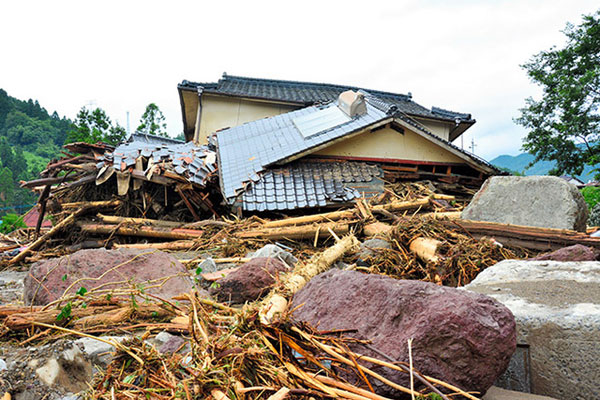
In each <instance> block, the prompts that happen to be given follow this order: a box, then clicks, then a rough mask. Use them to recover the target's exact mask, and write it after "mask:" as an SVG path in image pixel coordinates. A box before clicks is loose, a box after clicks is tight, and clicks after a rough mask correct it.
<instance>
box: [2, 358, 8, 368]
mask: <svg viewBox="0 0 600 400" xmlns="http://www.w3.org/2000/svg"><path fill="white" fill-rule="evenodd" d="M5 369H8V366H7V365H6V361H4V360H3V359H1V358H0V371H4V370H5Z"/></svg>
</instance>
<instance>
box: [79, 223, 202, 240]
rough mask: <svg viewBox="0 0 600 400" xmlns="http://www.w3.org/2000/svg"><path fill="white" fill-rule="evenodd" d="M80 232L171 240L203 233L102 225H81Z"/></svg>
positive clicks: (178, 229) (149, 227) (190, 237)
mask: <svg viewBox="0 0 600 400" xmlns="http://www.w3.org/2000/svg"><path fill="white" fill-rule="evenodd" d="M81 231H82V232H84V233H90V234H98V235H110V234H115V235H121V236H136V237H147V238H158V239H171V240H180V239H197V238H199V237H201V236H202V234H203V233H204V232H203V231H196V230H193V229H181V228H177V229H170V228H161V227H153V226H138V227H135V228H128V227H125V226H119V225H103V224H82V225H81Z"/></svg>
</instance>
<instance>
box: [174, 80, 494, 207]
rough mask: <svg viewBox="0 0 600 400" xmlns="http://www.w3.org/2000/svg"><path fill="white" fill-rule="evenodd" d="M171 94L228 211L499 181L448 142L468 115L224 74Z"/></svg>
mask: <svg viewBox="0 0 600 400" xmlns="http://www.w3.org/2000/svg"><path fill="white" fill-rule="evenodd" d="M178 88H179V95H180V100H181V107H182V116H183V123H184V133H185V136H186V140H188V141H193V142H194V143H195V144H197V145H203V144H205V143H209V144H210V145H212V146H214V148H215V149H216V152H217V162H218V171H219V184H220V189H221V192H222V194H223V197H224V199H225V201H226V203H227V204H229V205H230V206H232V207H233V208H236V209H238V210H243V211H250V212H252V211H271V210H280V211H289V210H295V209H302V208H307V207H326V206H333V205H340V204H344V203H348V202H350V201H352V200H354V199H356V198H359V197H362V196H365V197H370V196H373V195H376V194H378V193H381V192H382V191H383V183H384V181H388V182H389V181H395V180H399V179H420V178H421V179H436V180H440V181H443V182H448V183H461V184H463V185H467V186H472V187H478V186H480V185H481V184H482V183H483V181H484V180H485V179H486V178H487V177H488V176H490V175H493V174H496V173H498V172H499V171H498V170H497V169H496V168H494V167H493V166H492V165H490V164H489V163H487V162H485V161H484V160H482V159H479V158H477V157H476V156H474V155H472V154H470V153H467V152H465V151H463V150H461V149H460V148H458V147H456V146H454V145H453V144H452V143H451V141H452V140H454V139H456V138H457V137H459V136H460V135H461V134H462V133H463V132H464V131H465V130H466V129H468V128H469V127H470V126H471V125H473V124H474V123H475V121H474V120H473V119H472V118H471V116H470V115H469V114H461V113H455V112H451V111H446V110H443V109H440V108H436V107H433V108H432V109H431V110H428V109H426V108H424V107H422V106H420V105H419V104H417V103H415V102H414V101H412V99H411V96H410V95H400V94H393V93H388V92H381V91H374V90H363V89H360V88H356V87H346V86H338V85H329V84H316V83H303V82H291V81H277V80H270V79H252V78H243V77H235V76H230V75H226V74H224V75H223V78H222V79H220V80H219V81H218V82H217V83H192V82H188V81H183V83H181V84H180V85H179V87H178Z"/></svg>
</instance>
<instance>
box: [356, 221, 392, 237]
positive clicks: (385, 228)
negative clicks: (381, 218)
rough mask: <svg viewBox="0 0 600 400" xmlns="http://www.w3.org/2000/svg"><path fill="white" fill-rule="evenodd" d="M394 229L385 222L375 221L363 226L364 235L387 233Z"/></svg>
mask: <svg viewBox="0 0 600 400" xmlns="http://www.w3.org/2000/svg"><path fill="white" fill-rule="evenodd" d="M391 230H392V226H391V225H389V224H386V223H383V222H373V223H371V224H367V225H365V226H364V227H363V235H365V236H367V237H371V236H378V235H379V236H381V235H385V234H386V233H388V232H389V231H391Z"/></svg>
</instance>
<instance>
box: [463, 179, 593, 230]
mask: <svg viewBox="0 0 600 400" xmlns="http://www.w3.org/2000/svg"><path fill="white" fill-rule="evenodd" d="M587 217H588V209H587V205H586V203H585V200H584V199H583V196H582V195H581V193H580V192H579V190H578V189H577V188H576V187H575V186H574V185H572V184H570V183H568V182H566V181H565V180H563V179H560V178H558V177H555V176H493V177H491V178H489V179H488V180H486V181H485V183H484V184H483V186H482V187H481V189H480V190H479V192H477V194H476V195H475V196H474V197H473V200H472V201H471V203H470V204H469V205H468V206H467V207H466V208H465V210H464V211H463V213H462V218H463V219H471V220H476V221H489V222H499V223H505V224H514V225H526V226H537V227H543V228H556V229H572V230H576V231H582V232H583V231H585V228H586V221H587Z"/></svg>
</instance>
